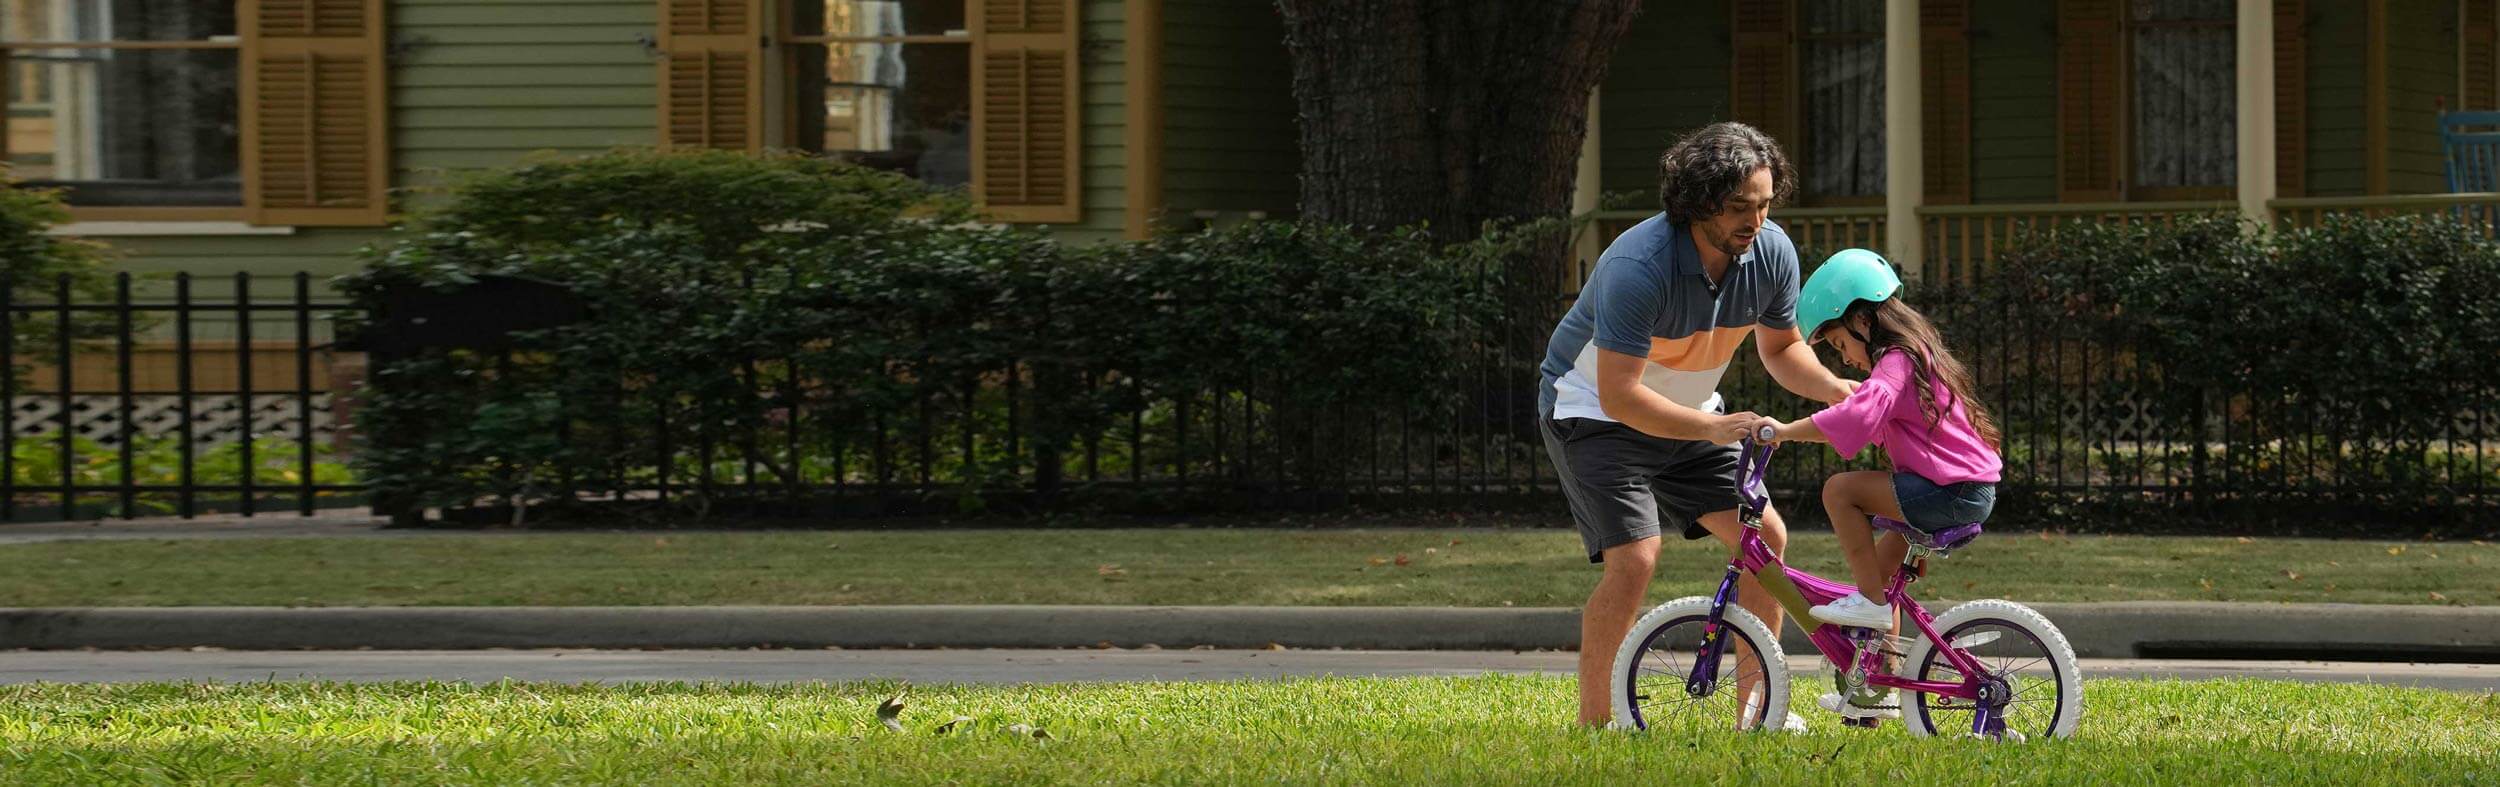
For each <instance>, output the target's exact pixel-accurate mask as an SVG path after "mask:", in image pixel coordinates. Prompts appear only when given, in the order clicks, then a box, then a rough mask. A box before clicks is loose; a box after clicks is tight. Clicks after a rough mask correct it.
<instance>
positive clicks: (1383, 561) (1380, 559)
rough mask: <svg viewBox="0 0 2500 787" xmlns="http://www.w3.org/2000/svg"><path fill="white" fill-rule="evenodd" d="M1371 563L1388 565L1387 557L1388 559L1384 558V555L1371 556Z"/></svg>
mask: <svg viewBox="0 0 2500 787" xmlns="http://www.w3.org/2000/svg"><path fill="white" fill-rule="evenodd" d="M1372 565H1375V566H1385V565H1389V559H1388V558H1385V557H1376V558H1372Z"/></svg>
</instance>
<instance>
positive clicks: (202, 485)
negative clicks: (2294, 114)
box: [0, 274, 2500, 521]
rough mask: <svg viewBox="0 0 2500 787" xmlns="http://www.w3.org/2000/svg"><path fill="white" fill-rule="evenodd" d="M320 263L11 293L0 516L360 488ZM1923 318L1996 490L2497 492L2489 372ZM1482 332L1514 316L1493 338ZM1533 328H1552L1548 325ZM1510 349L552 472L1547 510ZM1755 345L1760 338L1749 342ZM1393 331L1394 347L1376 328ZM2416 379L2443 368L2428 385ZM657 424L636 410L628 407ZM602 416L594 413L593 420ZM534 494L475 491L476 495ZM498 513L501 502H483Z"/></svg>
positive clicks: (801, 507) (628, 420)
mask: <svg viewBox="0 0 2500 787" xmlns="http://www.w3.org/2000/svg"><path fill="white" fill-rule="evenodd" d="M315 284H316V283H315V282H314V281H313V280H312V278H311V276H310V275H308V274H296V275H293V276H284V277H266V276H263V277H254V276H250V275H244V274H237V275H235V276H233V277H230V278H219V279H202V278H193V277H187V276H175V277H171V278H168V279H163V280H141V281H134V280H133V279H132V278H131V277H129V276H127V275H124V276H121V277H119V278H117V279H115V280H113V281H112V282H111V286H110V288H109V289H107V290H102V291H98V290H96V289H95V288H92V287H86V288H82V286H79V285H74V284H73V283H72V282H69V281H67V280H61V281H55V282H46V283H44V284H43V286H36V287H28V286H23V285H20V286H12V287H0V292H5V293H7V295H6V303H5V307H6V308H5V309H0V315H5V316H4V317H0V321H4V322H5V324H0V336H5V337H6V340H5V341H0V365H4V366H6V368H8V369H9V370H10V371H11V373H10V374H9V375H7V376H6V378H5V379H0V401H6V402H7V403H8V412H9V422H8V424H7V429H6V430H4V432H0V479H5V485H6V486H5V490H4V492H5V493H0V517H5V518H6V519H9V520H13V521H22V520H29V519H74V518H93V517H101V516H123V517H136V516H150V515H180V516H194V515H201V514H209V513H221V512H230V513H236V514H242V515H251V514H255V513H262V512H276V511H294V512H299V513H311V512H314V511H317V510H320V509H323V508H328V507H336V506H357V505H363V504H364V503H365V502H366V496H365V492H366V487H365V485H364V483H362V482H361V481H360V480H359V479H358V478H356V476H355V474H354V472H353V471H352V469H351V464H350V459H351V457H352V452H353V450H354V449H355V441H354V440H353V439H352V434H353V431H354V430H353V429H352V425H353V421H354V412H353V404H354V391H355V388H356V382H357V381H358V380H360V379H361V378H362V377H363V374H364V368H363V360H362V358H361V356H359V355H357V354H354V353H344V352H340V351H338V350H336V349H335V348H334V347H333V346H332V344H331V339H332V337H333V328H332V325H333V322H332V321H333V319H334V318H335V317H336V316H338V315H339V314H340V313H341V312H342V311H343V310H346V309H347V308H348V304H345V303H341V302H336V301H335V300H329V299H325V298H324V297H316V294H315ZM1934 311H1935V316H1936V317H1937V319H1938V321H1939V322H1940V323H1941V324H1943V325H1944V326H1945V327H1946V331H1947V333H1948V338H1949V341H1950V342H1951V343H1952V344H1953V346H1954V347H1955V348H1956V350H1957V351H1958V352H1959V353H1960V354H1961V355H1962V357H1963V358H1964V359H1965V360H1966V361H1967V362H1968V363H1969V364H1970V365H1971V366H1972V367H1973V368H1974V369H1975V370H1976V371H1977V372H1978V374H1979V378H1980V381H1979V382H1980V385H1981V388H1982V392H1981V396H1982V398H1983V399H1984V400H1985V402H1986V403H1987V404H1988V405H1989V406H1990V407H1991V408H1992V409H1993V410H1994V412H1995V413H1996V414H1997V417H1998V419H1999V421H2000V423H2001V424H2002V425H2003V427H2004V432H2005V437H2004V441H2003V454H2004V457H2005V460H2006V465H2007V471H2006V484H2005V487H2006V489H2005V493H2004V495H2005V499H2006V500H2007V501H2008V504H2009V505H2011V506H2031V507H2033V508H2032V509H2030V510H2039V507H2042V506H2048V505H2063V504H2085V505H2089V504H2094V503H2116V502H2142V503H2149V504H2156V505H2181V504H2188V505H2238V504H2249V505H2255V504H2259V503H2267V502H2274V503H2285V504H2290V505H2295V506H2302V505H2311V504H2316V503H2328V502H2370V501H2377V502H2394V503H2397V504H2400V505H2402V506H2408V507H2414V508H2426V507H2427V508H2439V507H2443V506H2464V507H2480V510H2489V507H2490V506H2493V505H2494V504H2495V503H2500V424H2495V421H2500V419H2495V418H2494V417H2493V416H2494V412H2493V411H2494V410H2495V409H2500V407H2495V397H2494V395H2493V392H2492V391H2487V390H2485V391H2472V390H2456V391H2450V392H2449V393H2451V394H2453V395H2452V396H2448V397H2446V398H2444V399H2442V400H2441V401H2444V402H2447V403H2448V404H2449V406H2450V408H2451V410H2450V412H2451V415H2450V416H2449V417H2447V418H2445V419H2441V420H2440V425H2439V426H2438V427H2437V428H2436V430H2435V431H2433V432H2424V431H2421V430H2415V431H2414V432H2411V433H2405V434H2392V433H2385V434H2382V433H2356V432H2353V431H2351V430H2349V429H2346V428H2345V427H2342V426H2331V425H2337V424H2350V423H2353V421H2352V420H2351V419H2350V418H2344V417H2327V416H2328V415H2329V411H2336V412H2342V411H2343V409H2347V404H2348V403H2339V402H2331V401H2315V400H2294V399H2291V398H2288V397H2283V396H2276V395H2270V394H2267V393H2265V392H2259V391H2244V390H2197V389H2187V388H2182V387H2180V386H2177V385H2174V384H2172V383H2171V382H2169V380H2167V379H2166V378H2165V376H2164V375H2163V374H2162V372H2161V371H2160V370H2158V369H2153V368H2148V367H2147V366H2146V365H2145V363H2144V361H2143V359H2142V358H2141V357H2140V356H2138V355H2137V354H2135V353H2132V352H2130V351H2129V350H2128V348H2126V347H2123V346H2119V345H2118V344H2116V343H2114V342H2112V341H2110V340H2108V338H2107V337H2105V336H2096V335H2093V330H2092V329H2090V328H2088V327H2084V326H2079V325H2075V324H2069V323H2065V322H2059V321H2022V320H2015V319H2011V318H2010V317H2008V316H2007V315H2010V314H2011V313H2012V311H2011V310H2010V309H2008V308H2006V305H2005V304H2002V303H1990V302H1987V301H1984V300H1979V299H1943V300H1940V301H1939V305H1938V306H1937V307H1936V309H1935V310H1934ZM1511 327H1513V326H1504V327H1503V330H1501V331H1497V332H1496V333H1497V335H1509V334H1510V333H1511V332H1510V331H1509V328H1511ZM1532 333H1542V328H1541V326H1540V327H1539V328H1538V329H1537V330H1534V331H1532ZM1522 346H1524V343H1521V342H1507V343H1506V342H1501V341H1486V342H1483V343H1481V344H1479V345H1478V346H1476V347H1474V348H1473V349H1472V350H1471V355H1470V356H1469V357H1470V360H1468V361H1467V364H1468V365H1469V368H1467V369H1465V370H1464V373H1463V374H1461V375H1459V378H1460V379H1463V380H1467V381H1471V382H1469V383H1468V384H1466V385H1465V388H1466V390H1465V391H1463V392H1462V393H1463V395H1462V396H1459V397H1456V399H1457V401H1458V402H1459V404H1457V405H1455V406H1453V407H1450V408H1448V409H1445V410H1437V411H1433V412H1415V411H1411V410H1390V411H1383V410H1378V409H1372V408H1367V407H1364V406H1362V405H1360V404H1359V403H1355V402H1320V403H1312V402H1308V401H1304V400H1301V399H1298V398H1296V397H1293V396H1290V395H1288V394H1290V393H1291V392H1292V391H1294V390H1295V381H1294V380H1293V379H1291V378H1290V377H1287V376H1285V375H1282V374H1279V373H1276V372H1274V371H1273V370H1261V369H1257V368H1243V369H1240V370H1239V374H1238V375H1237V377H1236V378H1235V379H1233V380H1231V381H1229V382H1227V383H1224V384H1218V385H1206V386H1191V387H1186V388H1179V387H1171V386H1165V385H1159V384H1158V383H1157V381H1153V380H1139V379H1132V378H1129V377H1125V376H1121V375H1117V374H1109V373H1091V372H1086V371H1084V370H1075V371H1074V372H1073V373H1071V374H1068V375H1066V376H1063V377H1060V378H1058V379H1057V381H1056V382H1054V381H1053V380H1051V379H1046V378H1048V377H1049V374H1050V370H1048V369H1045V368H1039V367H1037V365H1036V364H1032V363H1024V362H1017V363H1003V364H1000V365H999V366H997V367H996V368H991V369H985V370H979V371H976V372H972V373H967V374H964V375H963V377H962V379H959V380H955V381H953V382H952V383H951V384H948V385H944V386H921V387H920V388H919V390H921V391H923V393H922V394H921V395H918V396H916V397H914V398H913V399H911V400H909V401H898V402H894V403H892V404H891V406H888V407H882V408H877V409H873V410H866V411H861V410H844V411H840V412H827V411H821V410H816V409H811V406H810V404H809V402H810V401H811V400H810V397H809V396H807V395H806V391H807V390H808V389H810V388H811V387H813V386H821V385H826V384H832V383H835V382H838V381H825V380H817V379H810V378H809V377H808V375H807V374H806V372H805V371H804V370H797V369H783V370H779V371H776V370H774V369H772V368H770V366H769V364H767V365H765V366H762V367H757V368H749V369H745V370H743V372H742V374H741V379H742V380H744V381H745V383H746V388H745V390H744V391H743V392H741V393H739V394H738V395H740V396H747V397H752V398H751V399H750V400H749V402H748V403H752V402H764V403H766V406H765V408H764V409H765V412H766V417H763V418H727V417H719V415H718V413H719V412H720V411H723V410H737V409H740V408H741V407H744V405H745V404H747V403H741V404H740V405H739V406H737V407H732V406H729V405H726V404H723V403H720V402H708V403H707V402H705V401H699V400H696V399H692V398H686V399H678V400H673V401H672V402H671V403H670V404H669V405H668V406H667V407H666V408H665V409H663V410H661V411H658V412H651V413H643V412H639V411H637V412H632V413H626V412H610V411H606V410H603V409H602V407H601V406H600V405H599V404H597V403H562V404H561V406H562V407H563V408H564V409H565V410H566V411H567V415H566V416H565V421H564V423H565V426H564V427H563V428H562V429H561V430H560V431H561V432H562V434H559V435H556V436H554V437H555V438H556V439H562V440H586V439H588V438H582V437H579V436H578V435H579V434H581V433H589V432H597V433H599V434H601V435H604V437H602V438H600V439H602V440H606V441H608V442H604V443H600V444H597V445H588V444H585V445H584V446H583V447H584V448H585V449H586V450H596V451H598V452H600V453H601V454H602V455H604V456H606V457H607V458H608V462H607V464H606V467H608V468H610V469H611V470H612V472H609V473H605V474H604V475H605V476H606V477H604V478H601V479H598V480H597V481H595V482H583V481H579V480H578V479H560V480H552V479H551V480H550V483H548V484H547V485H546V486H545V488H547V489H560V490H567V491H566V494H569V495H571V496H573V497H576V498H579V499H582V500H587V501H597V500H608V501H649V502H693V501H701V502H702V503H704V504H706V505H716V506H735V505H754V506H759V507H761V508H764V509H767V510H775V511H807V510H813V511H817V512H819V513H823V512H833V513H873V512H889V513H890V512H905V511H931V510H936V511H970V510H980V509H998V508H1020V507H1065V506H1083V507H1099V508H1111V509H1147V510H1156V509H1161V510H1205V509H1209V508H1250V509H1258V508H1280V507H1294V508H1326V507H1334V506H1345V505H1372V506H1397V505H1420V506H1435V507H1482V506H1496V505H1521V506H1535V507H1544V508H1558V507H1559V501H1560V497H1559V494H1558V492H1557V491H1556V489H1557V488H1556V485H1555V483H1554V478H1553V473H1552V467H1551V465H1550V464H1549V462H1548V461H1547V459H1546V457H1545V455H1544V451H1543V448H1542V446H1541V445H1540V444H1539V442H1538V440H1537V438H1536V433H1535V431H1534V428H1533V427H1534V424H1533V420H1532V419H1534V418H1535V417H1536V416H1535V413H1534V401H1535V385H1536V382H1537V376H1536V371H1535V368H1536V362H1537V360H1538V358H1537V357H1536V355H1535V354H1534V353H1532V352H1526V351H1522V350H1521V349H1520V348H1521V347H1522ZM1749 346H1750V345H1749ZM1383 351H1394V348H1387V347H1384V350H1383ZM2424 384H2425V385H2432V386H2436V385H2441V383H2440V382H2439V381H2435V380H2432V381H2424ZM1721 390H1722V391H1723V392H1724V394H1725V395H1726V397H1727V400H1728V402H1729V403H1730V406H1731V407H1734V408H1738V409H1747V410H1754V411H1757V412H1761V413H1764V414H1770V415H1777V416H1781V417H1796V416H1800V415H1803V414H1805V413H1807V412H1810V411H1811V409H1812V407H1813V405H1811V404H1810V403H1808V402H1806V401H1804V400H1801V399H1799V398H1797V397H1795V396H1792V395H1790V394H1788V393H1786V392H1785V391H1783V390H1781V389H1780V388H1779V387H1778V386H1777V385H1776V383H1774V382H1773V381H1771V380H1770V379H1769V378H1768V376H1767V375H1766V374H1765V373H1764V372H1763V370H1762V368H1761V364H1760V362H1759V361H1758V360H1757V359H1756V358H1755V357H1754V355H1753V352H1752V351H1751V350H1744V351H1740V353H1739V355H1738V356H1737V359H1736V361H1735V362H1734V364H1733V365H1732V367H1731V369H1730V371H1729V373H1728V376H1727V377H1726V379H1725V381H1724V382H1723V383H1722V385H1721ZM1072 392H1082V393H1083V394H1085V395H1105V394H1112V393H1118V394H1120V396H1119V397H1118V398H1119V399H1120V400H1121V401H1124V402H1127V403H1128V404H1127V406H1125V407H1124V408H1123V409H1122V410H1121V411H1120V412H1119V413H1118V414H1117V415H1116V417H1112V418H1109V419H1103V420H1101V421H1099V422H1097V423H1090V424H1087V425H1086V426H1085V428H1083V429H1080V430H1078V431H1076V432H1075V433H1073V434H1068V435H1065V436H1064V437H1047V438H1046V437H1044V436H1041V435H1038V434H1037V433H1036V431H1035V429H1036V427H1035V424H1036V416H1037V409H1036V408H1037V407H1042V406H1045V405H1044V404H1042V403H1039V401H1040V400H1044V399H1046V398H1047V397H1051V396H1065V395H1070V394H1071V393H1072ZM644 424H648V425H649V428H647V429H645V428H643V426H642V425H644ZM594 426H595V427H596V428H593V427H594ZM1878 466H1880V458H1878V457H1872V456H1869V457H1860V458H1859V460H1858V461H1856V462H1853V463H1844V462H1842V461H1840V460H1839V459H1838V458H1837V457H1835V456H1833V455H1832V453H1831V452H1830V451H1829V450H1827V449H1824V448H1821V447H1819V446H1799V447H1796V448H1792V449H1790V450H1786V451H1783V452H1782V454H1781V465H1780V466H1779V467H1778V469H1777V475H1776V478H1777V480H1778V482H1779V483H1780V485H1781V487H1782V488H1783V490H1784V494H1785V495H1790V496H1793V497H1790V496H1784V497H1783V498H1782V504H1783V506H1786V507H1790V508H1792V509H1794V508H1797V507H1801V506H1802V507H1806V508H1819V506H1817V505H1816V504H1815V503H1814V499H1813V497H1812V496H1811V495H1810V491H1811V490H1812V489H1814V488H1817V487H1818V486H1819V484H1820V483H1821V480H1822V479H1823V478H1824V477H1825V476H1827V475H1829V474H1830V473H1833V472H1837V471H1839V470H1841V469H1844V468H1850V467H1856V468H1870V467H1878ZM514 502H522V503H527V504H543V503H545V502H548V501H545V500H537V501H529V500H521V501H515V500H509V499H480V500H477V501H475V506H476V507H477V508H479V509H488V510H493V511H497V512H501V511H506V510H508V508H506V507H507V506H509V505H510V504H512V503H514ZM496 515H498V516H500V515H501V514H500V513H498V514H496Z"/></svg>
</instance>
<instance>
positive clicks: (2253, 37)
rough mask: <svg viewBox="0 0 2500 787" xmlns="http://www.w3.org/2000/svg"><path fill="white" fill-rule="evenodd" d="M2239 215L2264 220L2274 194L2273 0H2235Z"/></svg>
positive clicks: (2261, 223)
mask: <svg viewBox="0 0 2500 787" xmlns="http://www.w3.org/2000/svg"><path fill="white" fill-rule="evenodd" d="M2238 21H2239V24H2238V25H2237V27H2236V28H2235V29H2236V30H2237V31H2238V37H2239V43H2238V47H2237V48H2238V50H2239V63H2238V68H2237V71H2238V73H2239V86H2238V90H2237V92H2238V94H2239V102H2238V103H2239V107H2238V113H2239V118H2238V120H2239V123H2238V125H2239V140H2238V142H2239V149H2238V151H2236V157H2237V159H2238V161H2239V178H2240V181H2239V185H2240V190H2239V191H2240V215H2241V216H2242V217H2244V218H2246V219H2248V220H2250V221H2254V222H2257V223H2258V224H2259V225H2261V226H2262V225H2264V224H2266V223H2267V222H2268V221H2269V218H2270V217H2271V216H2272V214H2271V213H2270V212H2269V211H2268V210H2267V208H2266V203H2267V202H2270V201H2272V200H2273V199H2274V184H2275V177H2274V175H2275V173H2274V1H2273V0H2239V20H2238Z"/></svg>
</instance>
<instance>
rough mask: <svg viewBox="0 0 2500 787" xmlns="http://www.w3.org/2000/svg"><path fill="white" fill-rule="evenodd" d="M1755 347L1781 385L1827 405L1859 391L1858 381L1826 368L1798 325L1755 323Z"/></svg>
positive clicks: (1764, 366)
mask: <svg viewBox="0 0 2500 787" xmlns="http://www.w3.org/2000/svg"><path fill="white" fill-rule="evenodd" d="M1753 342H1754V349H1755V350H1758V351H1760V352H1761V353H1762V368H1763V369H1764V370H1765V371H1768V372H1770V373H1771V379H1773V380H1778V381H1779V384H1780V387H1781V388H1786V389H1788V391H1789V393H1793V394H1796V395H1798V396H1803V397H1805V398H1808V399H1812V400H1814V401H1817V402H1822V403H1824V404H1839V403H1840V400H1842V399H1847V398H1849V394H1850V393H1851V392H1854V391H1856V390H1858V383H1857V381H1855V380H1843V379H1841V378H1839V377H1838V376H1835V375H1833V374H1832V371H1831V370H1830V369H1825V368H1823V362H1822V361H1820V360H1817V359H1816V358H1815V357H1814V346H1813V345H1810V344H1807V343H1806V341H1805V339H1804V338H1803V337H1800V336H1798V335H1797V328H1796V327H1795V326H1790V327H1786V328H1772V327H1769V326H1764V325H1757V326H1754V329H1753Z"/></svg>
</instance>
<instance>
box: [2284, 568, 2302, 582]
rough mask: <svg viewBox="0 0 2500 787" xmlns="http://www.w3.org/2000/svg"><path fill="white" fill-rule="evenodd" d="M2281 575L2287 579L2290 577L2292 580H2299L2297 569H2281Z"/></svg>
mask: <svg viewBox="0 0 2500 787" xmlns="http://www.w3.org/2000/svg"><path fill="white" fill-rule="evenodd" d="M2283 576H2284V577H2285V578H2288V579H2290V580H2292V581H2294V582H2298V581H2300V572H2298V571H2293V570H2291V569H2288V568H2287V569H2283Z"/></svg>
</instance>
